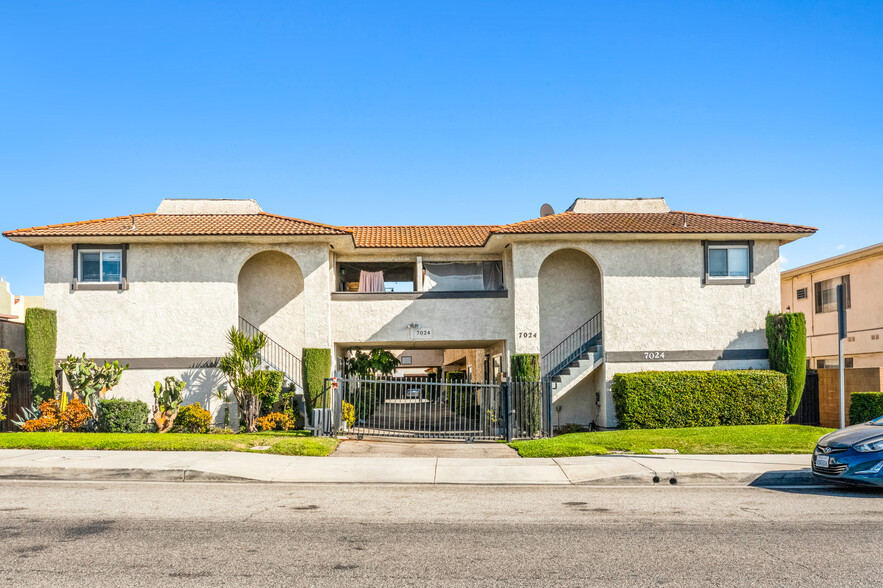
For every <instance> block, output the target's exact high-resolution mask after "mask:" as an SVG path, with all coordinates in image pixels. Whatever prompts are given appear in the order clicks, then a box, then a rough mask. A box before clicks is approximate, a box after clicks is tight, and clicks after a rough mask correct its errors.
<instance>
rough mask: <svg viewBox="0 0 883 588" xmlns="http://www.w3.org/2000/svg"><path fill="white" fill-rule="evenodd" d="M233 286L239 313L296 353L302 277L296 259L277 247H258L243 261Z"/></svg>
mask: <svg viewBox="0 0 883 588" xmlns="http://www.w3.org/2000/svg"><path fill="white" fill-rule="evenodd" d="M237 286H238V294H239V316H240V317H242V318H243V319H245V320H246V321H248V322H249V323H251V324H252V325H254V326H255V327H257V328H259V329H260V330H262V331H264V332H265V333H266V334H267V335H268V336H269V337H271V338H272V339H274V340H275V341H277V342H278V343H279V344H280V345H282V346H283V347H285V348H286V349H288V350H289V351H291V352H292V353H294V354H296V355H297V356H300V350H301V347H302V342H303V339H304V277H303V273H302V272H301V269H300V266H298V264H297V262H296V261H295V260H294V259H293V258H292V257H291V256H289V255H287V254H285V253H282V252H281V251H262V252H260V253H258V254H256V255H254V256H252V257H250V258H249V259H248V261H246V262H245V264H243V266H242V268H241V269H240V270H239V278H238V280H237Z"/></svg>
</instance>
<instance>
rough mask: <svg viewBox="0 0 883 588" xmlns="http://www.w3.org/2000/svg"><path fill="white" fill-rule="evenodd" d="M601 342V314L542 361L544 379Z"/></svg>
mask: <svg viewBox="0 0 883 588" xmlns="http://www.w3.org/2000/svg"><path fill="white" fill-rule="evenodd" d="M600 341H601V313H600V312H598V314H596V315H595V316H593V317H592V318H590V319H589V320H587V321H586V322H585V323H584V324H583V325H581V326H580V327H578V328H577V329H576V330H575V331H574V332H572V333H571V334H570V335H568V336H567V337H566V338H565V339H564V341H562V342H561V343H559V344H558V345H556V346H555V347H554V348H553V349H552V350H551V351H549V352H548V353H546V354H545V355H543V357H542V358H541V359H540V369H541V370H542V373H543V378H550V377H552V376H554V375H556V374H557V373H558V372H560V371H561V370H563V369H564V368H566V367H567V366H568V365H570V362H572V361H573V360H575V359H577V358H578V357H579V356H580V355H582V354H583V353H585V352H586V351H588V349H589V348H590V347H592V346H593V345H597V344H598V343H600Z"/></svg>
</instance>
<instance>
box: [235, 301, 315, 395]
mask: <svg viewBox="0 0 883 588" xmlns="http://www.w3.org/2000/svg"><path fill="white" fill-rule="evenodd" d="M239 330H240V331H242V332H243V333H245V334H246V335H248V336H249V337H254V336H255V335H256V334H258V333H263V331H261V330H260V329H259V328H257V327H256V326H254V325H253V324H251V323H250V322H248V321H247V320H245V319H244V318H242V317H239ZM264 337H266V338H267V342H266V344H265V345H264V348H263V349H261V351H260V356H261V361H262V362H264V363H265V364H267V366H269V367H270V368H271V369H273V370H276V371H278V372H282V374H283V377H284V378H285V379H286V380H288V381H290V382H291V383H292V384H294V385H295V386H296V387H297V388H300V389H301V390H303V367H302V363H301V360H300V358H299V357H297V356H296V355H295V354H293V353H292V352H290V351H288V350H287V349H285V348H284V347H282V345H280V344H279V343H277V342H276V341H274V340H273V339H271V338H270V337H269V336H267V334H266V333H264Z"/></svg>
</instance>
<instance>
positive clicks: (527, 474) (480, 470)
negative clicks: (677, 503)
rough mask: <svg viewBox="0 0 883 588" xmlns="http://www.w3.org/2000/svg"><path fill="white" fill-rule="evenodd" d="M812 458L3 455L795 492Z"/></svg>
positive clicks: (145, 472)
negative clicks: (749, 487)
mask: <svg viewBox="0 0 883 588" xmlns="http://www.w3.org/2000/svg"><path fill="white" fill-rule="evenodd" d="M809 460H810V456H809V455H676V456H668V455H666V456H661V455H659V456H646V455H628V456H626V455H605V456H589V457H565V458H556V459H551V458H529V459H522V458H487V457H479V458H464V457H338V458H333V457H332V458H329V457H290V456H283V455H265V454H259V455H255V454H249V453H233V452H200V451H94V450H85V451H55V450H21V449H4V450H0V478H7V479H9V478H12V479H31V480H34V479H38V480H66V481H71V480H93V481H103V480H157V481H178V482H188V481H194V482H200V481H227V482H293V483H350V484H513V485H523V484H553V485H554V484H561V485H567V484H595V485H665V486H668V485H671V484H674V485H677V484H682V485H714V484H722V485H734V484H735V485H745V484H752V483H754V484H759V485H785V484H808V483H815V481H814V479H813V477H812V473H811V472H810V469H809Z"/></svg>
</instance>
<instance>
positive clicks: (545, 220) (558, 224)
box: [495, 211, 816, 234]
mask: <svg viewBox="0 0 883 588" xmlns="http://www.w3.org/2000/svg"><path fill="white" fill-rule="evenodd" d="M685 225H686V226H685ZM815 231H816V229H815V228H813V227H803V226H800V225H786V224H782V223H772V222H767V221H757V220H746V219H741V218H732V217H727V216H713V215H710V214H696V213H694V212H675V211H672V212H644V213H632V212H619V213H598V214H583V213H578V212H562V213H560V214H553V215H550V216H546V217H542V218H535V219H532V220H527V221H522V222H519V223H514V224H511V225H504V226H501V227H499V228H498V229H497V230H496V231H495V232H496V233H500V234H506V233H813V232H815Z"/></svg>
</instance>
